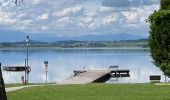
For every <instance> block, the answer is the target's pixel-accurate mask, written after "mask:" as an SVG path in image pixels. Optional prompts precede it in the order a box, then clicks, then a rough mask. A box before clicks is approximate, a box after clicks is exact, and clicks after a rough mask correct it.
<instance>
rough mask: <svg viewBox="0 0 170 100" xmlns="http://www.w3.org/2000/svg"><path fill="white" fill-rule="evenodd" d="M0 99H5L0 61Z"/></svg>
mask: <svg viewBox="0 0 170 100" xmlns="http://www.w3.org/2000/svg"><path fill="white" fill-rule="evenodd" d="M0 99H1V100H7V96H6V91H5V85H4V80H3V77H2V71H1V63H0Z"/></svg>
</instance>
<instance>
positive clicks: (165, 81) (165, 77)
mask: <svg viewBox="0 0 170 100" xmlns="http://www.w3.org/2000/svg"><path fill="white" fill-rule="evenodd" d="M165 83H166V74H165Z"/></svg>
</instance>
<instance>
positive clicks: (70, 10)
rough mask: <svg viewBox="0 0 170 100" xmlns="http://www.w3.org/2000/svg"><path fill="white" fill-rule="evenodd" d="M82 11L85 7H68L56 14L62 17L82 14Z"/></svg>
mask: <svg viewBox="0 0 170 100" xmlns="http://www.w3.org/2000/svg"><path fill="white" fill-rule="evenodd" d="M82 12H83V7H80V6H76V7H71V8H66V9H64V10H63V11H60V12H56V13H55V15H56V16H58V17H62V16H69V15H76V14H82Z"/></svg>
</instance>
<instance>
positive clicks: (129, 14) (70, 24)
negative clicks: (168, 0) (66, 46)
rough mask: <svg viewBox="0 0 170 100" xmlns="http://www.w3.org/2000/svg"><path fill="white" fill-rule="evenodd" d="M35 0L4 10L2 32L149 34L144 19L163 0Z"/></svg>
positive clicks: (0, 12) (60, 34) (0, 13)
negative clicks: (9, 30)
mask: <svg viewBox="0 0 170 100" xmlns="http://www.w3.org/2000/svg"><path fill="white" fill-rule="evenodd" d="M31 1H33V2H32V3H31V2H30V1H24V2H23V4H21V5H20V6H15V5H12V4H8V6H4V7H2V9H1V10H0V29H1V28H8V29H11V28H12V29H15V30H20V31H22V32H25V33H33V34H36V33H41V34H48V33H51V34H55V35H59V36H62V35H72V36H76V35H86V34H115V33H132V32H133V33H134V34H142V33H143V34H147V33H148V32H147V31H148V28H149V25H148V24H147V23H146V22H145V21H144V19H146V18H147V17H148V16H149V15H150V14H151V13H152V12H153V11H154V10H156V9H158V8H159V3H158V1H159V0H48V2H47V1H45V0H35V1H34V0H31ZM101 3H103V4H102V5H101ZM1 5H2V4H1Z"/></svg>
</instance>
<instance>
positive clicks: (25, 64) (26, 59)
mask: <svg viewBox="0 0 170 100" xmlns="http://www.w3.org/2000/svg"><path fill="white" fill-rule="evenodd" d="M26 83H27V59H25V84H26Z"/></svg>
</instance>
